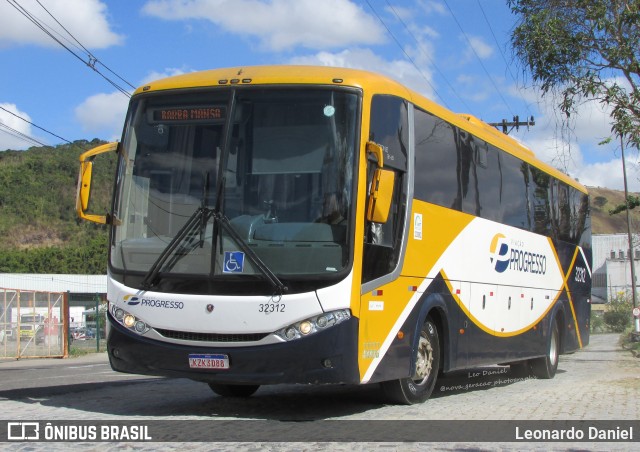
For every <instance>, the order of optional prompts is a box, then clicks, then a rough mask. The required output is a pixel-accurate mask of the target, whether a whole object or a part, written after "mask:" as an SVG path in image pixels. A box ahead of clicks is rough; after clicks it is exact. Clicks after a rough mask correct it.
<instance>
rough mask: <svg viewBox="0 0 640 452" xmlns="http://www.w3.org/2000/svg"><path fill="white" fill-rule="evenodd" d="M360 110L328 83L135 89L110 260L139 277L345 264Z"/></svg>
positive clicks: (323, 271)
mask: <svg viewBox="0 0 640 452" xmlns="http://www.w3.org/2000/svg"><path fill="white" fill-rule="evenodd" d="M357 110H358V96H357V94H355V93H353V92H347V91H337V90H329V89H299V88H298V89H294V88H290V89H254V88H243V89H237V90H232V89H226V88H222V89H217V90H211V91H198V92H190V93H185V92H184V91H181V92H178V93H176V92H173V93H169V94H168V93H164V94H160V95H158V94H156V95H153V96H144V95H143V96H140V97H139V98H138V99H137V100H135V101H133V102H132V105H131V108H130V110H129V114H128V120H127V126H126V129H125V135H124V142H123V146H122V153H121V160H120V165H119V170H118V179H117V189H116V190H117V192H116V202H115V206H114V221H113V224H114V233H113V235H112V238H113V243H112V247H111V265H112V268H113V269H114V270H115V271H116V272H125V273H127V272H132V273H142V274H146V276H147V278H146V283H150V282H153V281H150V280H155V279H156V278H158V279H162V278H183V279H184V278H189V277H192V278H193V277H196V278H198V277H202V276H207V277H210V278H214V277H220V276H224V277H227V279H228V278H236V279H237V278H241V277H242V276H248V275H252V276H254V277H261V278H263V277H264V276H265V275H278V277H281V278H291V277H293V278H311V276H312V275H313V276H314V277H316V276H317V275H337V274H339V273H340V272H341V271H343V270H345V269H347V267H348V266H349V265H350V264H349V262H350V256H351V252H350V246H349V244H350V242H351V240H350V236H351V235H352V233H351V232H350V231H351V227H350V224H349V220H350V219H351V218H352V207H353V199H352V198H353V195H352V194H353V187H352V185H353V173H354V164H355V163H354V158H355V149H356V139H357V136H356V135H357V133H356V130H357V123H358V114H357V113H358V112H357ZM263 266H264V267H266V270H265V268H263ZM150 273H152V274H153V277H152V278H150V277H149V275H150ZM222 279H224V278H222Z"/></svg>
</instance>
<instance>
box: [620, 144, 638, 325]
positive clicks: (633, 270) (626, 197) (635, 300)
mask: <svg viewBox="0 0 640 452" xmlns="http://www.w3.org/2000/svg"><path fill="white" fill-rule="evenodd" d="M620 153H621V154H622V177H623V182H624V202H625V204H626V206H627V238H628V240H629V264H630V265H631V299H632V300H633V307H634V308H637V307H638V298H637V295H636V266H635V256H634V253H633V241H632V237H631V213H630V212H629V211H630V210H631V209H630V208H629V191H628V189H627V165H626V163H625V161H624V140H623V139H622V137H620ZM634 323H635V330H636V333H640V319H638V318H637V317H636V318H634Z"/></svg>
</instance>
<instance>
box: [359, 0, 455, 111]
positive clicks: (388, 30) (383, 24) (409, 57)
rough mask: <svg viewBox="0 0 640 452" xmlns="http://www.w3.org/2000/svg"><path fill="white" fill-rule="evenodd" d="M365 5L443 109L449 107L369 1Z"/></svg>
mask: <svg viewBox="0 0 640 452" xmlns="http://www.w3.org/2000/svg"><path fill="white" fill-rule="evenodd" d="M366 2H367V5H369V8H371V11H373V14H375V16H376V17H377V18H378V20H379V21H380V23H381V24H382V26H383V27H384V28H385V29H386V30H387V33H389V35H390V36H391V38H393V40H394V41H395V43H396V44H397V46H398V47H399V48H400V50H401V51H402V53H404V56H405V57H406V58H407V60H409V61H410V62H411V64H412V65H413V67H415V68H416V70H417V71H418V73H419V74H420V75H421V76H422V78H424V80H425V81H426V82H427V85H429V87H430V88H431V89H432V90H433V92H434V93H435V95H436V96H438V98H439V99H440V100H441V101H442V103H443V104H444V105H445V107H447V108H449V106H448V105H447V102H446V101H445V100H444V98H443V97H442V96H441V95H440V94H439V93H438V90H436V87H435V86H433V84H432V83H431V82H430V81H429V79H428V78H427V76H426V75H425V74H424V72H423V71H422V69H420V67H418V64H417V63H416V62H415V61H414V60H413V58H411V56H410V55H409V54H408V53H407V51H406V50H405V49H404V48H403V47H402V44H401V43H400V41H399V40H398V38H396V36H395V35H394V34H393V32H392V31H391V29H390V28H389V27H388V26H387V24H386V23H385V22H384V20H382V17H380V15H379V14H378V12H377V11H376V10H375V9H374V8H373V6H371V3H370V2H369V0H366Z"/></svg>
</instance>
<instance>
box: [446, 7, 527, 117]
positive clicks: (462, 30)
mask: <svg viewBox="0 0 640 452" xmlns="http://www.w3.org/2000/svg"><path fill="white" fill-rule="evenodd" d="M443 2H444V4H445V6H446V7H447V9H448V10H449V12H450V13H451V17H453V20H454V21H455V23H456V25H457V26H458V28H459V29H460V31H461V32H462V35H463V36H464V38H465V39H466V41H467V43H468V44H469V47H470V48H471V51H472V52H473V54H474V55H475V56H476V58H477V59H478V62H479V63H480V66H481V67H482V70H483V71H484V73H485V74H486V75H487V77H488V78H489V80H490V81H491V84H492V85H493V87H494V89H495V90H496V93H498V95H499V96H500V99H502V102H503V103H504V105H505V106H506V107H507V110H509V112H510V113H511V114H512V115H513V116H515V115H514V113H513V111H512V110H511V107H510V106H509V104H508V103H507V101H506V99H505V98H504V96H503V95H502V92H501V91H500V89H499V88H498V85H497V84H496V82H495V80H494V79H493V77H492V76H491V74H489V71H488V70H487V68H486V67H485V65H484V63H483V62H482V59H481V58H480V55H478V52H476V49H475V48H474V47H473V44H471V40H470V39H469V36H467V33H465V31H464V28H462V25H460V22H458V18H457V17H456V15H455V14H454V12H453V10H452V9H451V7H450V6H449V3H448V2H447V0H443Z"/></svg>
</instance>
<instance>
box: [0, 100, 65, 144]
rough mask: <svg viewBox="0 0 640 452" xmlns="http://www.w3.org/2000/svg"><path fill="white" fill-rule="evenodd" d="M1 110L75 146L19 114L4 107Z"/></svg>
mask: <svg viewBox="0 0 640 452" xmlns="http://www.w3.org/2000/svg"><path fill="white" fill-rule="evenodd" d="M0 110H4V111H6V112H7V113H9V114H10V115H13V116H15V117H16V118H18V119H21V120H23V121H24V122H26V123H28V124H31V125H32V126H33V127H37V128H38V129H40V130H42V131H43V132H46V133H48V134H49V135H53V136H54V137H56V138H60V139H61V140H62V141H66V142H67V143H69V144H73V143H71V141H69V140H67V139H66V138H62V137H61V136H60V135H56V134H55V133H53V132H51V131H49V130H47V129H45V128H44V127H40V126H39V125H37V124H34V123H32V122H31V121H29V120H28V119H25V118H23V117H22V116H20V115H17V114H15V113H14V112H12V111H9V110H7V109H6V108H4V107H2V106H0ZM40 144H42V143H40ZM42 146H46V145H44V144H42Z"/></svg>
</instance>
